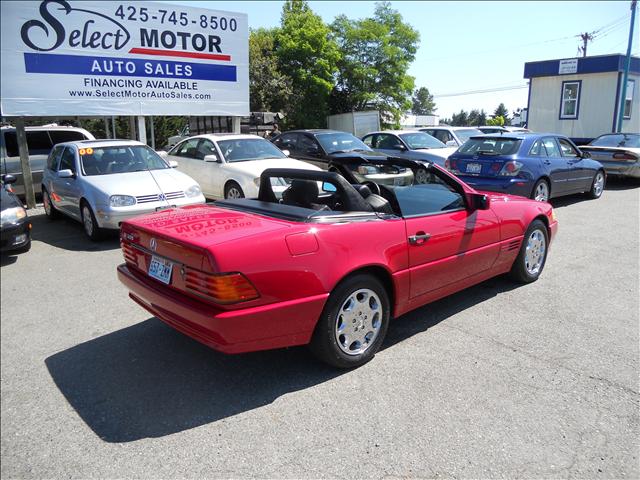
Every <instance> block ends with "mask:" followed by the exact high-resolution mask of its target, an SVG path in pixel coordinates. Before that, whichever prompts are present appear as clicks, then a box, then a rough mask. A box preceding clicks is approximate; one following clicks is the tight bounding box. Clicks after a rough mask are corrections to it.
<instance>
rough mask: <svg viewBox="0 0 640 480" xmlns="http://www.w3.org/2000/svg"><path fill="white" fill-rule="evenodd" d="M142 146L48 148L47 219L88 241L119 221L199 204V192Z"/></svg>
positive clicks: (103, 143)
mask: <svg viewBox="0 0 640 480" xmlns="http://www.w3.org/2000/svg"><path fill="white" fill-rule="evenodd" d="M174 166H175V165H172V164H171V163H170V162H166V161H165V160H164V159H163V158H161V157H160V156H159V155H158V154H157V153H156V152H154V151H153V150H152V149H150V148H149V147H147V146H146V145H145V144H143V143H140V142H135V141H132V140H85V141H79V142H66V143H60V144H58V145H56V146H55V147H53V150H52V151H51V154H49V158H48V159H47V164H46V166H45V169H44V173H43V178H42V202H43V204H44V210H45V213H46V214H47V216H48V217H49V218H51V219H53V218H55V217H56V216H57V214H58V213H64V214H65V215H68V216H70V217H71V218H74V219H76V220H79V221H81V222H82V224H83V226H84V230H85V233H86V234H87V236H88V237H89V238H90V239H91V240H98V239H99V238H100V237H102V234H103V233H104V230H107V229H118V228H120V223H121V222H123V221H124V220H126V219H128V218H131V217H134V216H137V215H141V214H144V213H149V212H154V211H156V210H161V209H165V208H171V207H178V206H183V205H190V204H194V203H204V202H205V200H204V196H203V195H202V192H201V190H200V186H199V185H198V184H197V183H196V182H195V181H194V180H193V179H191V178H189V177H188V176H187V175H185V174H184V173H181V172H178V171H176V170H175V169H174V168H172V167H174Z"/></svg>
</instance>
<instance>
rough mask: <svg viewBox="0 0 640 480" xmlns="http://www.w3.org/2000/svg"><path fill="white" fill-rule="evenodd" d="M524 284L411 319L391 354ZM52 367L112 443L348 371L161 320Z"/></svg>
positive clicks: (295, 352)
mask: <svg viewBox="0 0 640 480" xmlns="http://www.w3.org/2000/svg"><path fill="white" fill-rule="evenodd" d="M516 286H517V285H515V284H514V283H512V282H510V281H508V280H506V279H502V278H496V279H493V280H489V281H487V282H484V283H483V284H481V285H478V286H475V287H472V288H470V289H468V290H465V291H464V292H461V293H459V294H456V295H453V296H451V297H448V298H447V299H443V300H440V301H438V302H436V303H433V304H431V305H428V306H426V307H423V308H421V309H418V310H416V311H414V312H412V313H409V314H407V315H404V316H403V317H401V318H399V319H397V320H394V321H393V322H392V323H391V326H390V329H389V333H388V336H387V340H386V341H385V344H384V346H383V348H389V347H391V346H393V345H394V344H396V343H398V342H401V341H403V340H405V339H407V338H409V337H411V336H413V335H416V334H417V333H420V332H424V331H426V330H427V329H429V328H430V327H432V326H434V325H436V324H437V323H439V322H441V321H442V320H445V319H447V318H449V317H450V316H451V315H454V314H455V313H457V312H459V311H460V310H463V309H465V308H467V307H469V306H471V305H474V304H476V303H479V302H482V301H484V300H487V299H489V298H491V297H494V296H495V295H497V294H499V293H501V292H505V291H508V290H510V289H512V288H515V287H516ZM373 361H376V360H375V359H374V360H373ZM45 363H46V366H47V368H48V370H49V373H50V375H51V377H52V378H53V380H54V382H55V383H56V385H57V386H58V388H59V389H60V391H61V392H62V394H63V395H64V396H65V398H66V399H67V401H68V402H69V403H70V404H71V406H72V407H73V408H74V409H75V410H76V412H78V414H79V415H80V417H81V418H82V419H83V420H84V422H85V423H86V424H87V425H88V426H89V427H90V428H91V429H92V430H93V431H94V432H95V433H96V435H98V436H99V437H100V438H101V439H103V440H104V441H106V442H114V443H116V442H117V443H120V442H130V441H135V440H140V439H142V438H148V437H151V438H153V437H162V436H165V435H170V434H173V433H177V432H180V431H183V430H188V429H191V428H195V427H198V426H201V425H206V424H209V423H212V422H216V421H218V420H221V419H224V418H227V417H230V416H233V415H237V414H239V413H242V412H246V411H250V410H253V409H256V408H260V407H262V406H265V405H268V404H270V403H272V402H273V401H274V400H276V399H277V398H278V397H281V396H282V395H285V394H287V393H290V392H295V391H298V390H302V389H306V388H309V387H312V386H314V385H318V384H321V383H323V382H326V381H329V380H331V379H333V378H336V377H338V376H340V375H343V374H344V373H346V371H344V370H337V369H333V368H331V367H328V366H326V365H324V364H322V363H320V362H318V361H317V360H315V359H314V358H313V357H312V356H311V355H310V353H309V352H308V351H307V349H306V348H304V347H295V348H288V349H280V350H272V351H264V352H255V353H248V354H243V355H225V354H221V353H218V352H216V351H214V350H212V349H210V348H208V347H206V346H204V345H201V344H200V343H198V342H196V341H194V340H191V339H190V338H188V337H186V336H184V335H182V334H180V333H178V332H177V331H175V330H173V329H172V328H170V327H168V326H166V325H165V324H164V323H162V322H161V321H160V320H158V319H156V318H150V319H148V320H145V321H143V322H141V323H138V324H136V325H132V326H130V327H127V328H124V329H122V330H118V331H116V332H113V333H109V334H107V335H104V336H101V337H98V338H95V339H93V340H89V341H87V342H85V343H82V344H79V345H77V346H74V347H72V348H69V349H67V350H64V351H62V352H59V353H56V354H55V355H52V356H50V357H49V358H47V359H46V360H45Z"/></svg>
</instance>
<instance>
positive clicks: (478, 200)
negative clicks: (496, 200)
mask: <svg viewBox="0 0 640 480" xmlns="http://www.w3.org/2000/svg"><path fill="white" fill-rule="evenodd" d="M468 198H469V206H470V208H471V210H489V208H491V199H490V198H489V196H488V195H484V194H482V193H470V194H469V196H468Z"/></svg>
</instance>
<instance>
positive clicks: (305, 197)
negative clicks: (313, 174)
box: [282, 179, 328, 210]
mask: <svg viewBox="0 0 640 480" xmlns="http://www.w3.org/2000/svg"><path fill="white" fill-rule="evenodd" d="M318 194H319V191H318V183H317V182H315V181H313V180H299V179H296V180H292V181H291V185H290V186H289V188H287V189H286V190H285V191H284V192H282V203H284V204H285V205H293V206H295V207H302V208H311V209H313V210H323V209H327V208H328V207H327V206H326V205H322V204H317V203H315V202H316V200H318Z"/></svg>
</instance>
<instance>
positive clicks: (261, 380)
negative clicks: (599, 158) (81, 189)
mask: <svg viewBox="0 0 640 480" xmlns="http://www.w3.org/2000/svg"><path fill="white" fill-rule="evenodd" d="M639 194H640V188H639V187H638V186H637V184H633V183H626V182H620V181H618V182H611V184H610V185H609V187H608V188H607V190H606V191H605V193H604V195H603V197H602V198H601V199H600V200H593V201H590V200H586V199H585V198H584V197H581V196H575V197H568V198H565V199H561V200H557V201H554V202H553V203H554V205H555V206H556V207H557V208H556V212H557V215H558V218H559V221H560V231H559V234H558V236H557V239H556V241H555V243H554V244H553V245H552V247H551V251H550V255H549V258H548V261H547V265H546V267H545V271H544V272H543V274H542V277H541V278H540V280H539V281H538V282H535V283H533V284H531V285H527V286H517V285H514V284H513V283H511V282H510V281H509V280H507V279H504V278H496V279H493V280H490V281H487V282H485V283H483V284H481V285H478V286H476V287H473V288H471V289H468V290H466V291H464V292H461V293H458V294H456V295H454V296H451V297H449V298H446V299H444V300H441V301H439V302H437V303H435V304H432V305H429V306H426V307H423V308H421V309H419V310H417V311H415V312H412V313H410V314H408V315H405V316H403V317H401V318H399V319H396V320H394V322H393V323H392V324H391V328H390V330H389V335H388V337H387V341H386V343H385V346H384V349H383V350H382V351H381V352H380V353H379V354H378V355H377V356H376V358H375V359H374V360H373V361H372V362H370V363H368V364H367V365H365V366H364V367H362V368H360V369H357V370H354V371H347V372H343V371H335V370H332V369H330V368H328V367H325V366H324V365H322V364H319V363H317V362H316V361H315V360H314V359H313V358H312V357H311V356H310V355H309V354H308V353H307V352H306V350H305V349H304V348H292V349H288V350H278V351H270V352H260V353H253V354H247V355H242V356H225V355H223V354H218V353H216V352H214V351H212V350H209V349H208V348H206V347H204V346H202V345H200V344H198V343H196V342H195V341H193V340H190V339H189V338H187V337H185V336H183V335H181V334H179V333H177V332H175V331H174V330H172V329H171V328H169V327H166V326H165V325H164V324H163V323H162V322H160V321H159V320H157V319H155V318H153V317H150V315H149V314H148V313H147V312H146V311H144V310H143V309H141V308H140V307H138V306H137V305H136V304H134V303H133V302H132V301H130V300H129V299H128V297H127V293H126V291H125V289H124V287H122V286H121V285H120V284H119V283H118V281H117V279H116V274H115V268H116V266H117V265H118V264H119V263H121V261H122V255H121V253H120V250H119V245H118V240H117V238H111V239H109V240H107V241H104V242H102V243H98V244H94V243H91V242H89V241H88V240H86V239H85V237H84V234H83V232H82V227H81V226H80V224H76V223H74V222H72V221H71V220H64V219H62V220H59V221H56V222H53V223H51V222H48V221H47V219H46V218H45V217H44V214H43V212H42V210H41V209H36V210H33V211H30V215H31V216H32V220H33V224H34V229H33V236H34V241H33V247H32V249H31V251H30V252H28V253H26V254H20V255H17V256H16V255H4V256H2V267H1V270H0V273H1V294H2V302H1V322H0V326H1V347H2V349H1V387H2V399H1V400H2V401H1V414H2V417H1V422H2V424H1V427H2V428H1V431H2V434H1V435H2V467H1V473H2V478H7V479H8V478H44V477H47V478H60V477H65V478H67V477H68V478H104V477H120V478H123V477H137V478H175V477H181V478H187V477H188V478H195V477H218V478H221V477H224V478H229V477H234V478H244V477H260V478H267V477H268V478H319V477H322V478H327V477H330V478H405V477H409V478H415V477H426V478H436V477H456V478H457V477H484V478H488V477H490V478H515V477H525V478H533V477H535V478H548V477H553V478H569V477H578V478H638V477H639V476H640V467H639V461H640V459H639V454H638V449H639V444H638V438H640V419H639V400H640V394H639V373H640V368H639V363H640V334H639V324H640V322H639V293H638V292H639V271H640V267H639V252H640V228H639V224H640V219H639V206H640V195H639Z"/></svg>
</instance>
